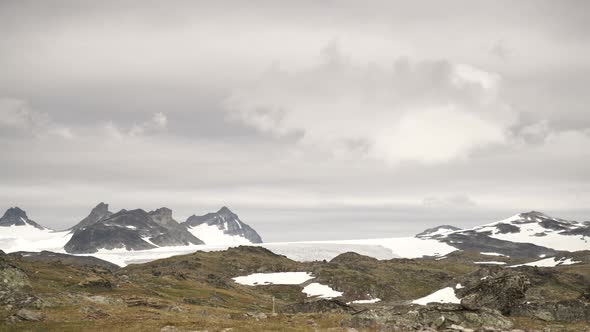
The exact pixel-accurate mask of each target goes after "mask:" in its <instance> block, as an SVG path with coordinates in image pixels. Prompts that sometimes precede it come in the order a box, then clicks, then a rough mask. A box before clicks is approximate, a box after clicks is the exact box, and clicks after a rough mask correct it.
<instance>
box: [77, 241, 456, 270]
mask: <svg viewBox="0 0 590 332" xmlns="http://www.w3.org/2000/svg"><path fill="white" fill-rule="evenodd" d="M239 245H240V244H239V243H234V244H229V245H190V246H178V247H159V248H154V249H150V250H137V251H127V250H126V249H124V248H121V249H112V250H106V249H101V250H99V251H98V252H96V253H93V254H85V255H86V256H95V257H97V258H100V259H103V260H106V261H109V262H111V263H114V264H117V265H119V266H126V265H129V264H139V263H145V262H149V261H153V260H156V259H161V258H166V257H171V256H176V255H183V254H189V253H193V252H195V251H220V250H226V249H227V248H231V247H236V246H239ZM248 245H250V246H260V247H264V248H267V249H268V250H270V251H272V252H274V253H276V254H278V255H285V256H287V257H288V258H290V259H292V260H295V261H300V262H309V261H320V260H331V259H332V258H334V257H336V256H338V255H340V254H343V253H346V252H356V253H358V254H361V255H366V256H370V257H374V258H377V259H392V258H418V257H422V256H440V255H446V254H448V253H450V252H453V251H455V250H457V249H456V248H454V247H451V246H449V245H447V244H445V243H441V242H438V241H436V240H430V239H419V238H410V237H407V238H390V239H369V240H348V241H346V240H345V241H314V242H275V243H260V244H248Z"/></svg>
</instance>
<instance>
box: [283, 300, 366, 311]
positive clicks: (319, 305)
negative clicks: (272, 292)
mask: <svg viewBox="0 0 590 332" xmlns="http://www.w3.org/2000/svg"><path fill="white" fill-rule="evenodd" d="M281 312H283V313H290V314H296V313H314V312H333V313H353V312H355V309H354V308H353V307H351V306H349V305H348V304H346V303H344V302H342V301H338V300H326V299H321V300H316V301H306V302H300V303H294V304H290V305H287V306H284V307H283V308H281Z"/></svg>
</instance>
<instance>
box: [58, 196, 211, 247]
mask: <svg viewBox="0 0 590 332" xmlns="http://www.w3.org/2000/svg"><path fill="white" fill-rule="evenodd" d="M102 209H103V210H104V207H102ZM95 210H96V208H95ZM95 210H93V212H94V211H95ZM92 215H93V213H92V212H91V214H90V216H89V217H87V218H85V219H84V220H82V222H84V224H83V225H80V224H78V225H77V226H75V227H74V228H75V229H77V230H74V231H73V236H72V238H71V239H70V240H69V241H68V243H66V245H65V247H64V249H65V251H66V252H69V253H94V252H97V251H99V250H100V249H107V250H111V249H120V248H125V249H126V250H145V249H153V248H157V247H161V246H186V245H191V244H195V245H197V244H203V241H201V240H199V239H198V238H196V237H195V236H194V235H192V234H191V233H189V232H188V231H187V230H186V228H184V227H183V226H181V225H180V224H179V223H178V222H176V221H175V220H174V219H172V211H171V210H170V209H167V208H161V209H158V210H156V211H151V212H146V211H144V210H141V209H136V210H131V211H127V210H121V211H119V212H117V213H115V214H112V215H110V216H108V217H106V218H103V219H100V220H98V221H93V222H91V223H89V222H88V221H89V220H90V221H92V218H91V216H92ZM82 222H81V223H82Z"/></svg>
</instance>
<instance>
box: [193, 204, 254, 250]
mask: <svg viewBox="0 0 590 332" xmlns="http://www.w3.org/2000/svg"><path fill="white" fill-rule="evenodd" d="M182 225H184V226H185V227H186V228H187V229H188V230H189V232H191V233H192V234H193V235H194V236H196V237H198V238H199V239H201V240H203V242H205V244H208V245H234V244H251V243H262V238H261V237H260V235H258V233H257V232H256V231H255V230H254V229H253V228H252V227H250V226H249V225H247V224H246V223H244V222H243V221H242V220H240V218H239V217H238V215H237V214H235V213H233V212H232V211H230V209H228V208H227V207H225V206H224V207H222V208H221V209H219V211H217V212H212V213H207V214H206V215H204V216H195V215H192V216H190V217H189V218H188V219H187V220H186V221H185V222H183V223H182Z"/></svg>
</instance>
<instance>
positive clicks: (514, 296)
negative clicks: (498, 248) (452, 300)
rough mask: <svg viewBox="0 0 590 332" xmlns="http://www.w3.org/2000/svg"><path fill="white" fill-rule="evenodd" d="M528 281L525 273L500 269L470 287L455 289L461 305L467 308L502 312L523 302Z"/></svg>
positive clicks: (507, 312) (505, 312)
mask: <svg viewBox="0 0 590 332" xmlns="http://www.w3.org/2000/svg"><path fill="white" fill-rule="evenodd" d="M529 285H530V282H529V280H528V278H527V277H526V275H524V274H522V273H519V272H514V271H507V270H501V272H500V273H498V274H496V275H494V276H489V277H486V278H483V280H479V282H477V284H475V285H474V286H471V287H465V288H462V289H459V290H457V294H458V296H459V298H461V305H463V307H465V308H467V309H469V310H478V309H482V308H491V309H496V310H498V311H500V312H502V313H503V314H509V313H510V310H511V309H512V308H514V307H516V306H518V305H520V304H522V303H524V300H525V295H526V291H527V289H528V287H529Z"/></svg>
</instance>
